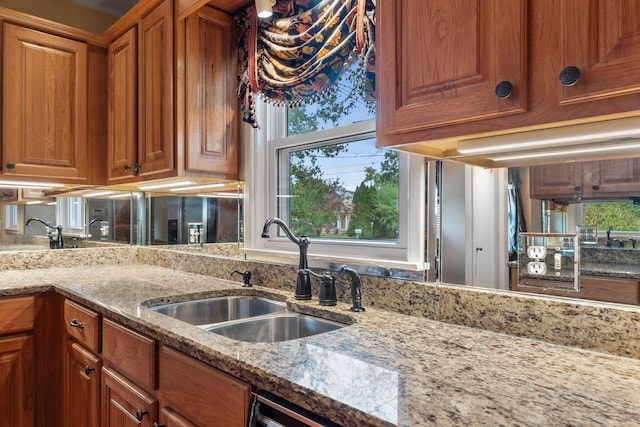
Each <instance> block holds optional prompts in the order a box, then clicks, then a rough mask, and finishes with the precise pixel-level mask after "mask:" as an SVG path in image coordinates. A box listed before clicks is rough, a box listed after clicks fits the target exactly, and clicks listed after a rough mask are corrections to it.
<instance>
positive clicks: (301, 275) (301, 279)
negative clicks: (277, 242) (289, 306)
mask: <svg viewBox="0 0 640 427" xmlns="http://www.w3.org/2000/svg"><path fill="white" fill-rule="evenodd" d="M271 224H276V225H278V226H279V227H280V228H281V229H282V231H284V234H286V236H287V237H288V238H289V240H291V241H292V242H293V243H295V244H296V245H298V249H299V250H300V260H299V262H298V278H297V280H296V291H295V297H296V299H299V300H310V299H311V279H310V278H309V273H308V272H307V269H308V268H309V263H308V261H307V249H308V248H309V244H310V243H311V242H310V241H309V238H308V237H307V236H300V237H297V236H296V235H295V234H293V232H292V231H291V229H290V228H289V227H288V226H287V224H285V222H284V221H283V220H281V219H280V218H275V217H274V218H269V219H267V221H266V222H265V223H264V227H263V228H262V238H263V239H268V238H269V227H271Z"/></svg>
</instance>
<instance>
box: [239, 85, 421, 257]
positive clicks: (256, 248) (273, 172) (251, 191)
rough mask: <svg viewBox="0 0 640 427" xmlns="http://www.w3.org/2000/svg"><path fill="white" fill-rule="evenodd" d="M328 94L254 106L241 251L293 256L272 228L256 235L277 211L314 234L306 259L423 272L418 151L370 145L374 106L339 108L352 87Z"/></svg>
mask: <svg viewBox="0 0 640 427" xmlns="http://www.w3.org/2000/svg"><path fill="white" fill-rule="evenodd" d="M335 94H336V96H335V97H334V98H333V99H332V100H331V102H333V103H335V104H326V102H325V104H322V103H320V104H316V105H312V106H308V107H306V108H304V109H290V110H287V109H286V108H284V107H274V106H271V105H265V104H263V103H260V102H259V103H258V104H257V109H256V114H257V115H258V118H259V122H260V123H261V124H262V127H261V129H260V130H259V131H257V132H255V133H253V132H252V133H251V134H250V135H249V138H250V139H251V140H252V144H251V147H252V149H251V152H250V153H249V156H248V158H249V164H248V165H246V167H247V168H248V170H251V171H252V173H251V174H249V176H248V178H249V179H248V180H247V188H246V200H245V202H246V203H247V205H246V207H247V209H246V215H247V225H246V227H247V228H249V227H251V228H253V230H249V229H247V233H246V236H247V237H246V239H245V250H246V252H247V254H248V256H249V257H259V256H260V255H264V254H265V252H268V253H269V255H267V256H270V255H273V254H274V253H280V254H283V256H287V254H288V256H289V257H291V258H292V260H291V263H294V260H293V259H297V248H296V247H295V246H294V245H293V244H292V243H291V242H290V241H289V240H288V239H287V238H286V237H284V236H283V235H282V234H281V233H277V232H276V229H275V228H276V227H275V226H274V227H273V230H271V233H270V234H271V236H272V237H271V238H270V239H261V238H260V235H261V231H262V226H263V224H264V222H265V221H266V219H267V218H269V217H273V216H277V217H280V218H281V219H283V220H284V221H285V222H286V223H288V224H290V226H291V228H292V230H293V231H294V233H296V234H297V235H307V236H309V237H311V245H310V246H309V249H308V253H309V260H310V264H311V265H312V266H319V265H321V264H322V263H321V260H327V261H328V262H332V261H333V262H355V263H364V264H367V263H375V264H376V265H381V266H384V267H387V268H401V269H411V270H423V269H424V232H423V230H424V194H425V193H424V188H425V182H424V181H425V173H424V170H425V162H424V159H422V158H421V157H419V156H414V155H410V154H408V153H400V152H395V151H392V150H382V149H377V148H375V120H374V119H373V117H374V116H375V113H374V111H373V109H371V108H367V106H366V104H365V103H364V102H363V101H362V102H353V103H352V106H353V108H350V109H344V108H342V106H343V103H345V104H346V103H347V100H348V99H350V98H353V92H351V91H350V90H348V89H344V90H343V89H339V90H338V91H336V92H335ZM349 102H350V101H349ZM314 258H315V261H314Z"/></svg>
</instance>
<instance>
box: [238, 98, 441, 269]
mask: <svg viewBox="0 0 640 427" xmlns="http://www.w3.org/2000/svg"><path fill="white" fill-rule="evenodd" d="M256 115H257V117H258V120H259V123H262V124H263V126H262V127H260V128H259V129H258V130H253V129H251V128H249V126H243V132H242V134H241V137H243V139H244V140H245V142H248V144H246V146H247V147H249V150H248V153H247V154H248V155H247V156H246V157H245V170H250V171H252V172H251V173H250V174H248V176H247V180H246V182H247V184H248V185H247V186H246V188H245V203H246V210H245V215H246V218H245V219H246V221H245V242H244V243H245V246H244V248H243V249H242V252H243V253H244V254H245V255H246V256H247V257H248V258H251V259H263V260H264V259H266V260H274V259H277V260H278V261H281V262H287V263H290V264H295V263H297V257H298V249H297V248H296V247H295V245H294V244H293V243H292V242H290V241H289V240H288V239H287V238H286V237H282V236H279V235H278V234H279V233H277V232H276V230H275V226H274V227H272V228H273V230H271V233H270V235H271V237H270V238H269V239H263V238H261V234H262V228H263V225H264V223H265V221H266V220H267V218H270V217H273V216H277V214H278V202H277V198H276V194H277V192H278V179H282V178H281V177H279V173H278V150H279V149H281V148H288V149H291V148H294V147H302V146H308V145H309V144H316V143H319V142H320V141H328V142H329V143H331V142H333V143H337V142H344V141H349V140H352V141H353V140H358V139H360V138H361V137H375V120H367V121H362V122H357V123H354V124H350V125H344V126H340V127H338V128H331V129H326V130H320V131H316V132H310V133H307V134H303V135H294V136H291V137H287V136H286V131H287V126H286V123H287V122H286V120H287V117H286V116H287V114H286V109H285V108H277V107H274V106H272V105H270V104H265V103H258V104H257V105H256ZM399 154H400V156H399V163H400V172H399V177H398V178H399V185H400V191H399V206H401V207H402V206H405V207H407V209H404V210H403V209H400V210H399V225H400V227H399V228H400V233H399V239H398V241H383V240H380V241H370V240H355V239H353V240H352V239H349V240H345V239H324V238H322V239H320V238H312V239H311V245H310V246H309V248H308V258H309V261H310V263H311V264H312V266H313V265H314V264H315V265H318V266H320V265H322V266H324V265H326V263H333V262H339V263H345V262H347V263H355V264H360V265H375V266H378V267H384V268H397V269H404V270H412V271H423V270H426V269H428V264H426V263H425V261H424V253H425V252H424V246H425V243H424V229H425V226H424V224H425V221H424V218H425V180H426V173H425V170H426V162H425V159H424V158H422V157H421V156H418V155H415V154H410V153H405V152H400V153H399ZM287 179H288V178H287ZM312 261H313V262H312Z"/></svg>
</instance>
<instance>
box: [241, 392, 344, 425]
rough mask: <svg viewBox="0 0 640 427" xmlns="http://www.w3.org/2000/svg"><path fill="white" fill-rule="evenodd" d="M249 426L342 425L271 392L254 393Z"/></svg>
mask: <svg viewBox="0 0 640 427" xmlns="http://www.w3.org/2000/svg"><path fill="white" fill-rule="evenodd" d="M252 399H253V403H252V405H251V416H250V417H249V427H340V426H339V425H338V424H335V423H333V422H331V421H329V420H327V419H324V418H322V417H321V416H319V415H316V414H314V413H312V412H309V411H307V410H305V409H302V408H300V407H298V406H295V405H293V404H291V403H289V402H287V401H284V400H282V399H280V398H278V397H276V396H274V395H272V394H270V393H267V392H264V391H259V392H256V393H253V394H252Z"/></svg>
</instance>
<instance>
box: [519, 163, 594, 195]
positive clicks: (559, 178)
mask: <svg viewBox="0 0 640 427" xmlns="http://www.w3.org/2000/svg"><path fill="white" fill-rule="evenodd" d="M582 166H583V164H582V163H580V162H573V163H559V164H551V165H541V166H531V168H530V169H529V171H530V180H531V198H533V199H552V198H563V199H572V198H578V197H580V196H581V195H582V187H583V174H582V171H583V168H582Z"/></svg>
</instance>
